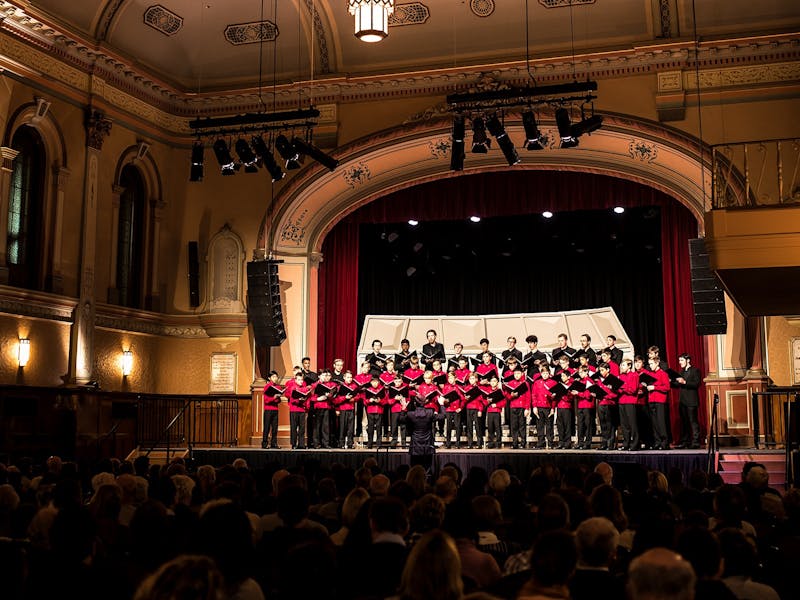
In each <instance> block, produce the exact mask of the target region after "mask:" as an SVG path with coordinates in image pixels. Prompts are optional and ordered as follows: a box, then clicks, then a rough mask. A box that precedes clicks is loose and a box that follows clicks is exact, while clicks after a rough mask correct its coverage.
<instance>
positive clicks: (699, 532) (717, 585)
mask: <svg viewBox="0 0 800 600" xmlns="http://www.w3.org/2000/svg"><path fill="white" fill-rule="evenodd" d="M675 549H676V550H677V551H678V553H679V554H680V555H681V556H683V558H685V559H686V560H688V561H689V562H690V563H691V565H692V568H693V569H694V574H695V576H696V577H697V581H696V583H695V586H694V589H695V600H735V599H736V596H734V595H733V592H732V591H731V590H730V588H728V586H726V585H725V584H724V583H723V582H722V579H721V578H722V550H721V549H720V546H719V541H718V540H717V536H715V535H714V534H713V533H711V532H710V531H709V530H708V529H707V528H705V527H689V528H687V529H685V530H684V531H683V532H681V534H680V536H678V543H677V545H676V547H675Z"/></svg>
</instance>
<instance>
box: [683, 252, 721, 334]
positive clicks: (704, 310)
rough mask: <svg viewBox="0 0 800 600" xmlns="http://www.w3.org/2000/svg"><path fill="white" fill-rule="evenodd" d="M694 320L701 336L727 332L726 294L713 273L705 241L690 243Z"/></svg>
mask: <svg viewBox="0 0 800 600" xmlns="http://www.w3.org/2000/svg"><path fill="white" fill-rule="evenodd" d="M689 267H690V269H691V277H692V302H693V304H694V319H695V322H696V323H697V333H698V334H699V335H723V334H725V333H726V332H727V331H728V319H727V317H726V316H725V292H724V291H723V289H722V286H721V285H720V283H719V280H718V279H717V276H716V275H715V274H714V273H713V272H712V271H711V267H710V265H709V262H708V250H706V240H705V238H697V239H693V240H689Z"/></svg>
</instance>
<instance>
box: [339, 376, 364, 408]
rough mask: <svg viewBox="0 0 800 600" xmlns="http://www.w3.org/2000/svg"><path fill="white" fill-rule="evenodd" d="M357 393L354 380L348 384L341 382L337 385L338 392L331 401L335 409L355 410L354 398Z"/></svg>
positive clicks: (356, 396)
mask: <svg viewBox="0 0 800 600" xmlns="http://www.w3.org/2000/svg"><path fill="white" fill-rule="evenodd" d="M359 395H360V391H359V389H358V384H357V383H356V382H355V381H353V382H351V383H350V385H347V384H346V383H344V382H342V384H341V385H340V386H339V393H338V394H337V395H336V398H334V400H333V403H334V404H335V405H336V410H355V408H356V400H357V398H358V396H359ZM348 396H349V398H348Z"/></svg>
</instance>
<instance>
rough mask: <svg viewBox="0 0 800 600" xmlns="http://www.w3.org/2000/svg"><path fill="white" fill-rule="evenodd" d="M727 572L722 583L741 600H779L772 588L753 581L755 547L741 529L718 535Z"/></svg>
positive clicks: (723, 531) (731, 529)
mask: <svg viewBox="0 0 800 600" xmlns="http://www.w3.org/2000/svg"><path fill="white" fill-rule="evenodd" d="M717 536H718V537H719V544H720V547H721V548H722V558H723V560H724V561H725V562H724V565H725V570H724V571H723V573H722V581H723V582H724V583H725V585H727V586H728V587H729V588H730V590H731V591H732V592H733V593H734V595H735V596H736V597H737V598H738V599H739V600H779V597H778V593H777V592H776V591H775V590H774V589H773V588H772V587H770V586H768V585H766V584H763V583H758V582H756V581H753V573H754V571H755V568H756V563H757V556H756V549H755V546H754V545H753V544H752V542H751V541H750V540H748V539H747V537H746V536H745V534H744V533H743V532H742V530H741V529H737V528H733V527H728V528H726V529H722V530H721V531H719V533H718V534H717Z"/></svg>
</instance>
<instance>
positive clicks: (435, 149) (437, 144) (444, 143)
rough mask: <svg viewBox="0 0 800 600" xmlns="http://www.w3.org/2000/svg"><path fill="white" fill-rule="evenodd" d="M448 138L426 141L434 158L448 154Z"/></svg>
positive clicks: (449, 144)
mask: <svg viewBox="0 0 800 600" xmlns="http://www.w3.org/2000/svg"><path fill="white" fill-rule="evenodd" d="M451 145H452V144H451V143H450V140H449V139H447V138H441V139H438V140H436V141H433V142H428V148H430V150H431V154H432V155H433V157H434V158H443V157H447V156H450V146H451Z"/></svg>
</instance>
